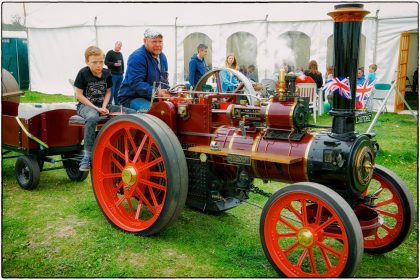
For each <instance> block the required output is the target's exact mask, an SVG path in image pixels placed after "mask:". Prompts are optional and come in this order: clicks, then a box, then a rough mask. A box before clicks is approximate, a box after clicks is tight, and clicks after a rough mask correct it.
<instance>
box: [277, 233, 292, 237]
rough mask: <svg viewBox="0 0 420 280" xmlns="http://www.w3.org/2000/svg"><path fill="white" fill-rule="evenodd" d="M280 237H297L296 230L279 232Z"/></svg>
mask: <svg viewBox="0 0 420 280" xmlns="http://www.w3.org/2000/svg"><path fill="white" fill-rule="evenodd" d="M277 237H278V238H287V237H296V232H287V233H278V234H277Z"/></svg>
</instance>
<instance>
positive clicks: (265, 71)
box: [264, 14, 268, 79]
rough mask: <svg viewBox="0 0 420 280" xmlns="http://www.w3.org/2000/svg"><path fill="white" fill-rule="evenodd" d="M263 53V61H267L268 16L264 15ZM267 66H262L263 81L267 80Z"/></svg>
mask: <svg viewBox="0 0 420 280" xmlns="http://www.w3.org/2000/svg"><path fill="white" fill-rule="evenodd" d="M264 53H265V59H264V60H265V61H266V59H267V56H268V14H266V15H265V49H264ZM267 71H268V70H267V65H264V79H267V78H268V75H267Z"/></svg>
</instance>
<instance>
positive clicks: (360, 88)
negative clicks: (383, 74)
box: [356, 79, 376, 104]
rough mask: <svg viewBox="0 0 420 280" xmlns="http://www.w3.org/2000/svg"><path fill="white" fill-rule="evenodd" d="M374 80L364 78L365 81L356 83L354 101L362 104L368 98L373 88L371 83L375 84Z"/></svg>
mask: <svg viewBox="0 0 420 280" xmlns="http://www.w3.org/2000/svg"><path fill="white" fill-rule="evenodd" d="M375 81H376V80H372V81H369V80H367V79H366V80H365V82H364V83H363V84H362V85H357V88H356V101H360V102H362V103H363V104H364V103H365V102H366V100H368V98H369V95H370V94H371V92H372V90H373V85H374V84H375Z"/></svg>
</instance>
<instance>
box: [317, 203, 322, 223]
mask: <svg viewBox="0 0 420 280" xmlns="http://www.w3.org/2000/svg"><path fill="white" fill-rule="evenodd" d="M322 208H323V206H322V205H319V204H318V207H317V208H316V218H315V224H317V225H320V224H321V213H322Z"/></svg>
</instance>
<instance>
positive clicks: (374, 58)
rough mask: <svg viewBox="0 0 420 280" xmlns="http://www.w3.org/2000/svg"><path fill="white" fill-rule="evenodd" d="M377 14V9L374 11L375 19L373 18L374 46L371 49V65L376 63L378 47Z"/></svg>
mask: <svg viewBox="0 0 420 280" xmlns="http://www.w3.org/2000/svg"><path fill="white" fill-rule="evenodd" d="M378 14H379V9H378V10H376V17H375V25H376V26H375V44H374V48H373V63H376V49H377V47H378Z"/></svg>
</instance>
